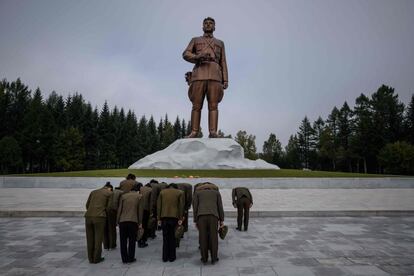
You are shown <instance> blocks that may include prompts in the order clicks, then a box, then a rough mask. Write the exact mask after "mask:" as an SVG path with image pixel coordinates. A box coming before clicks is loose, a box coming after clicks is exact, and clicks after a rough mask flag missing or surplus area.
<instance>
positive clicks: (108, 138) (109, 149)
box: [98, 101, 116, 169]
mask: <svg viewBox="0 0 414 276" xmlns="http://www.w3.org/2000/svg"><path fill="white" fill-rule="evenodd" d="M98 135H99V163H100V167H101V168H107V169H109V168H113V167H114V163H115V159H116V155H115V145H114V141H115V134H114V127H113V124H112V120H111V114H110V112H109V107H108V103H107V102H106V101H105V103H104V106H103V108H102V111H101V114H100V116H99V121H98Z"/></svg>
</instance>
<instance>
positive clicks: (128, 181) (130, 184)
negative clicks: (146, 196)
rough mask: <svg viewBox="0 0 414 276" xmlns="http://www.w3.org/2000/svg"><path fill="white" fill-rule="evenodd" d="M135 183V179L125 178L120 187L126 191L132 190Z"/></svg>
mask: <svg viewBox="0 0 414 276" xmlns="http://www.w3.org/2000/svg"><path fill="white" fill-rule="evenodd" d="M134 185H135V180H132V179H125V180H122V181H121V183H119V187H120V189H121V190H122V191H123V192H125V193H127V192H129V191H131V190H132V188H134Z"/></svg>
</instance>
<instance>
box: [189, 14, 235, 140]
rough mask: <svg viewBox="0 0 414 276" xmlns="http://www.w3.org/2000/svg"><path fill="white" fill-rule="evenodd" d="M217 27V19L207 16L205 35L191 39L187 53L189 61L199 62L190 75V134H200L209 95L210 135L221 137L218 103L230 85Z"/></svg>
mask: <svg viewBox="0 0 414 276" xmlns="http://www.w3.org/2000/svg"><path fill="white" fill-rule="evenodd" d="M214 30H215V21H214V19H213V18H211V17H207V18H205V19H204V21H203V31H204V35H203V36H200V37H194V38H193V39H191V41H190V43H189V44H188V46H187V48H186V49H185V50H184V53H183V58H184V59H185V60H186V61H188V62H191V63H194V64H195V66H194V68H193V72H192V74H191V77H190V76H187V75H186V79H187V81H188V83H189V84H190V87H189V90H188V96H189V98H190V100H191V102H192V103H193V108H192V111H191V133H190V135H189V136H188V138H196V137H197V135H198V132H199V131H200V118H201V109H202V107H203V102H204V98H205V97H206V96H207V101H208V127H209V132H210V135H209V137H210V138H216V137H218V134H217V128H218V104H219V102H220V101H221V100H222V98H223V89H227V87H228V73H227V62H226V54H225V50H224V43H223V41H221V40H219V39H217V38H215V37H214V36H213V32H214Z"/></svg>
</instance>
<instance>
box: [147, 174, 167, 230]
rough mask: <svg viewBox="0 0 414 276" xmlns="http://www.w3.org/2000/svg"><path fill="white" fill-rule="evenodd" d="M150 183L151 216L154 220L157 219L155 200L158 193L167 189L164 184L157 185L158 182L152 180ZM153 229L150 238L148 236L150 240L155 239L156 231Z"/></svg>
mask: <svg viewBox="0 0 414 276" xmlns="http://www.w3.org/2000/svg"><path fill="white" fill-rule="evenodd" d="M150 183H151V188H152V190H151V207H152V214H153V217H154V218H155V219H157V213H158V211H157V200H158V196H159V195H160V193H161V191H162V190H163V189H165V188H167V183H165V182H161V183H158V181H156V180H154V179H153V180H151V181H150ZM155 228H156V227H154V230H153V233H151V236H150V237H152V238H155V237H156V235H155V230H156V229H155ZM158 230H160V229H158Z"/></svg>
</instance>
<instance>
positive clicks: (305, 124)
mask: <svg viewBox="0 0 414 276" xmlns="http://www.w3.org/2000/svg"><path fill="white" fill-rule="evenodd" d="M298 143H299V149H300V157H301V161H302V164H303V166H304V168H310V167H311V162H312V161H313V160H314V157H315V141H314V130H313V128H312V126H311V124H310V122H309V119H308V117H306V116H305V118H304V119H303V120H302V123H301V125H300V126H299V132H298Z"/></svg>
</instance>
